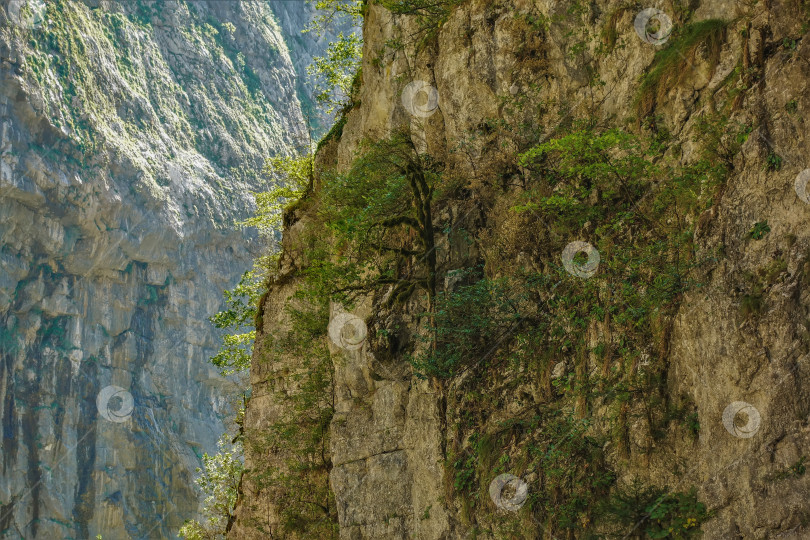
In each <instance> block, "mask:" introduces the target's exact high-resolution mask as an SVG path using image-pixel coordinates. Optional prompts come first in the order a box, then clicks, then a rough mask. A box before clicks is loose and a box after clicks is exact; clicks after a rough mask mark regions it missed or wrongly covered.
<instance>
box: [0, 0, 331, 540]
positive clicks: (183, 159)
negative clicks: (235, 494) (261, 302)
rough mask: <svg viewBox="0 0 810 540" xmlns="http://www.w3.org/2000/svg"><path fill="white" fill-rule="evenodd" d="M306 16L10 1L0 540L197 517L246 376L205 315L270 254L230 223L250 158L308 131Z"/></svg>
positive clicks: (3, 146)
mask: <svg viewBox="0 0 810 540" xmlns="http://www.w3.org/2000/svg"><path fill="white" fill-rule="evenodd" d="M275 10H278V12H276V11H275ZM308 17H309V15H308V11H307V9H306V8H305V7H304V4H303V3H297V2H296V3H294V5H290V4H289V3H273V2H270V3H263V2H252V1H245V2H240V1H233V2H221V1H203V0H201V1H185V0H177V1H172V0H166V1H162V0H160V1H149V0H138V1H136V0H131V1H130V0H127V1H126V2H112V1H106V0H84V1H79V0H53V1H50V0H49V1H48V2H47V6H46V5H45V3H38V2H34V1H33V0H31V2H30V5H27V2H26V0H2V1H0V419H1V420H0V421H1V422H2V445H0V462H2V463H1V464H0V537H2V538H19V537H23V538H29V539H31V538H42V539H56V538H82V539H85V538H95V536H96V535H97V534H102V535H103V538H104V539H105V540H108V539H110V540H113V539H118V538H167V537H174V535H175V534H176V532H177V530H178V529H179V527H180V526H181V525H182V523H183V521H184V520H185V519H188V518H191V517H194V515H195V512H196V510H197V496H196V494H195V493H194V491H193V487H192V485H193V484H192V479H193V476H194V469H195V468H196V467H197V466H198V465H199V457H200V456H201V455H202V453H203V452H206V451H207V452H211V451H212V450H214V449H215V441H216V439H217V438H218V437H219V435H220V433H222V432H223V429H224V427H223V419H224V418H225V417H226V415H229V414H231V412H232V411H231V407H230V402H229V395H230V394H231V393H232V391H233V390H234V387H233V385H232V383H229V382H228V381H226V380H225V379H223V378H221V377H220V376H219V375H218V373H217V372H216V371H215V370H214V369H213V368H212V366H211V365H210V364H209V363H208V361H207V359H208V358H209V357H210V355H211V354H212V353H214V352H215V350H216V349H217V347H218V343H219V342H218V340H219V335H218V334H217V332H216V331H215V330H214V329H213V327H212V326H211V325H210V323H209V322H208V320H207V318H208V317H209V316H210V315H212V314H213V313H215V312H216V311H217V310H218V309H219V307H220V305H221V298H222V290H223V289H225V288H229V287H231V286H232V285H233V284H234V283H235V282H236V281H237V280H238V278H239V276H240V275H241V272H242V271H244V270H245V269H247V268H248V267H249V266H250V261H251V259H252V257H253V256H254V255H255V254H256V253H258V252H260V250H261V248H262V247H263V246H262V245H261V244H260V242H259V241H258V239H257V238H255V237H253V236H251V235H250V234H249V233H245V232H242V231H239V230H237V229H235V228H234V227H233V223H234V221H236V220H238V219H240V218H242V217H244V216H245V215H246V213H247V212H248V211H249V210H250V208H251V205H252V200H251V197H250V193H249V192H250V190H252V189H256V188H258V187H259V186H260V185H261V184H262V180H261V179H260V178H259V177H258V176H257V174H256V172H257V171H259V169H260V167H261V164H262V162H263V159H264V158H265V157H267V156H269V155H273V154H276V153H279V152H281V153H287V152H289V150H290V149H291V148H292V147H294V146H295V145H297V144H298V143H299V142H300V139H301V138H303V136H304V130H303V128H302V126H303V125H304V120H303V115H302V106H301V103H302V101H303V102H305V103H307V102H308V100H309V97H308V96H306V95H304V93H303V92H302V90H303V89H304V85H303V84H302V83H301V82H300V80H299V75H300V74H301V73H302V72H303V71H304V68H305V66H306V64H307V63H308V61H309V59H310V57H311V56H312V54H315V53H316V51H317V49H318V47H320V45H318V44H317V43H314V42H313V45H312V46H311V47H310V46H307V44H306V42H304V41H302V40H300V39H298V34H299V33H300V30H301V29H302V28H303V26H304V25H305V24H306V22H307V20H308ZM288 44H290V46H291V47H293V49H292V50H290V48H288ZM293 58H294V59H295V60H296V61H297V63H296V62H294V61H293V60H292V59H293ZM110 386H112V387H113V388H111V389H109V390H106V391H104V392H102V390H103V389H105V388H107V387H110ZM115 387H117V388H115Z"/></svg>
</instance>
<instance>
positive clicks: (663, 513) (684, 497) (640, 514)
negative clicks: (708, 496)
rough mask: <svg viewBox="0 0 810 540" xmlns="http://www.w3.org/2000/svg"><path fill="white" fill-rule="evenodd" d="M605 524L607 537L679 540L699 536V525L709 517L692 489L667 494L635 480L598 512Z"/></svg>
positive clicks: (619, 491) (664, 490) (662, 490)
mask: <svg viewBox="0 0 810 540" xmlns="http://www.w3.org/2000/svg"><path fill="white" fill-rule="evenodd" d="M600 511H601V513H603V514H604V515H605V517H606V522H607V524H608V527H609V529H608V531H605V533H606V534H607V535H610V536H611V537H612V536H613V535H615V536H617V537H631V536H633V535H638V534H639V533H643V534H644V537H646V538H669V539H672V540H676V539H677V540H680V539H687V538H698V537H700V536H701V532H700V525H701V523H703V522H704V521H706V520H707V519H708V518H709V517H711V513H710V512H708V511H707V509H706V506H705V505H704V504H703V503H701V502H699V501H698V499H697V493H696V491H695V490H694V489H693V490H691V491H689V492H669V491H668V490H667V489H666V488H663V489H660V488H656V487H645V486H644V485H643V484H642V483H641V482H639V481H638V480H636V481H634V482H633V483H632V484H631V485H630V486H629V487H627V488H623V489H617V490H616V491H615V492H614V493H613V494H612V495H611V497H610V499H609V500H608V501H607V502H606V504H605V505H604V506H603V507H602V508H601V509H600Z"/></svg>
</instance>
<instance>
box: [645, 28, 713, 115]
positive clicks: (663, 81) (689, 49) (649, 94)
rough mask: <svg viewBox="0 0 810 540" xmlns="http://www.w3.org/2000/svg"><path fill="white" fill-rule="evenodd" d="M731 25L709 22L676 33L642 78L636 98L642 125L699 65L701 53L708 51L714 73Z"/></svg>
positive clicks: (709, 63) (710, 67)
mask: <svg viewBox="0 0 810 540" xmlns="http://www.w3.org/2000/svg"><path fill="white" fill-rule="evenodd" d="M727 27H728V22H727V21H723V20H720V19H708V20H705V21H700V22H696V23H692V24H689V25H687V26H685V27H684V28H682V29H679V30H677V31H675V32H673V35H672V38H670V40H669V42H668V44H667V46H666V48H664V49H661V50H660V51H658V52H657V53H656V54H655V59H654V60H653V63H652V65H651V66H650V68H649V69H648V70H647V73H646V74H645V75H644V76H643V77H642V79H641V84H640V86H639V91H638V95H637V97H636V111H637V113H638V119H639V121H640V120H641V119H643V118H644V117H646V116H647V115H649V114H650V113H651V112H652V111H653V110H654V109H655V105H656V103H657V102H659V101H662V100H663V99H664V96H665V95H666V93H667V92H669V91H670V90H671V89H672V88H674V87H676V86H678V85H679V84H681V82H683V80H684V79H685V78H686V77H687V75H688V74H689V73H690V68H691V67H692V66H694V65H695V64H696V62H697V61H698V57H697V54H698V51H700V50H701V49H702V48H704V47H705V49H704V50H705V51H706V61H707V63H708V65H709V69H710V70H711V72H712V73H713V72H714V70H715V69H716V68H717V65H718V63H719V62H720V52H721V49H722V47H723V43H724V42H725V38H726V29H727Z"/></svg>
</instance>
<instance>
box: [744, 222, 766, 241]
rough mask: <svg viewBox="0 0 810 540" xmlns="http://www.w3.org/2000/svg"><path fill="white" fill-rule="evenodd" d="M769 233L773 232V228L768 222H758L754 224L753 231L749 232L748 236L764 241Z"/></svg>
mask: <svg viewBox="0 0 810 540" xmlns="http://www.w3.org/2000/svg"><path fill="white" fill-rule="evenodd" d="M769 232H771V227H770V225H768V222H767V221H758V222H757V223H754V226H753V227H751V230H750V231H749V232H748V236H749V237H751V238H753V239H754V240H762V239H763V238H765V235H767V234H768V233H769Z"/></svg>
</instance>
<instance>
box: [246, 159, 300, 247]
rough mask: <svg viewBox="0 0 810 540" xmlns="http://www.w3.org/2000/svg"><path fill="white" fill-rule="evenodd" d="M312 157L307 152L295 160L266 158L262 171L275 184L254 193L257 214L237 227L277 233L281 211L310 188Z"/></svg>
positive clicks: (279, 226)
mask: <svg viewBox="0 0 810 540" xmlns="http://www.w3.org/2000/svg"><path fill="white" fill-rule="evenodd" d="M313 157H314V156H313V155H312V154H311V153H310V154H305V155H301V156H298V157H286V156H276V157H272V158H269V159H268V160H267V161H266V162H265V169H264V172H265V174H266V175H267V176H269V177H271V178H274V179H275V180H276V182H277V183H275V184H274V185H273V186H272V187H271V188H270V189H269V190H268V191H263V192H257V193H254V194H253V196H254V198H255V199H256V212H255V213H254V215H253V216H251V217H250V218H248V219H246V220H244V221H242V222H240V223H239V225H241V226H245V227H256V228H257V229H258V230H259V231H260V232H262V233H265V234H272V233H275V232H278V231H279V229H280V228H281V220H282V215H283V212H284V209H285V208H286V207H287V206H288V205H289V204H290V203H292V202H295V201H298V200H299V199H301V197H303V196H304V194H305V193H306V192H307V190H309V189H311V187H312V178H313V168H312V161H313Z"/></svg>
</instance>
